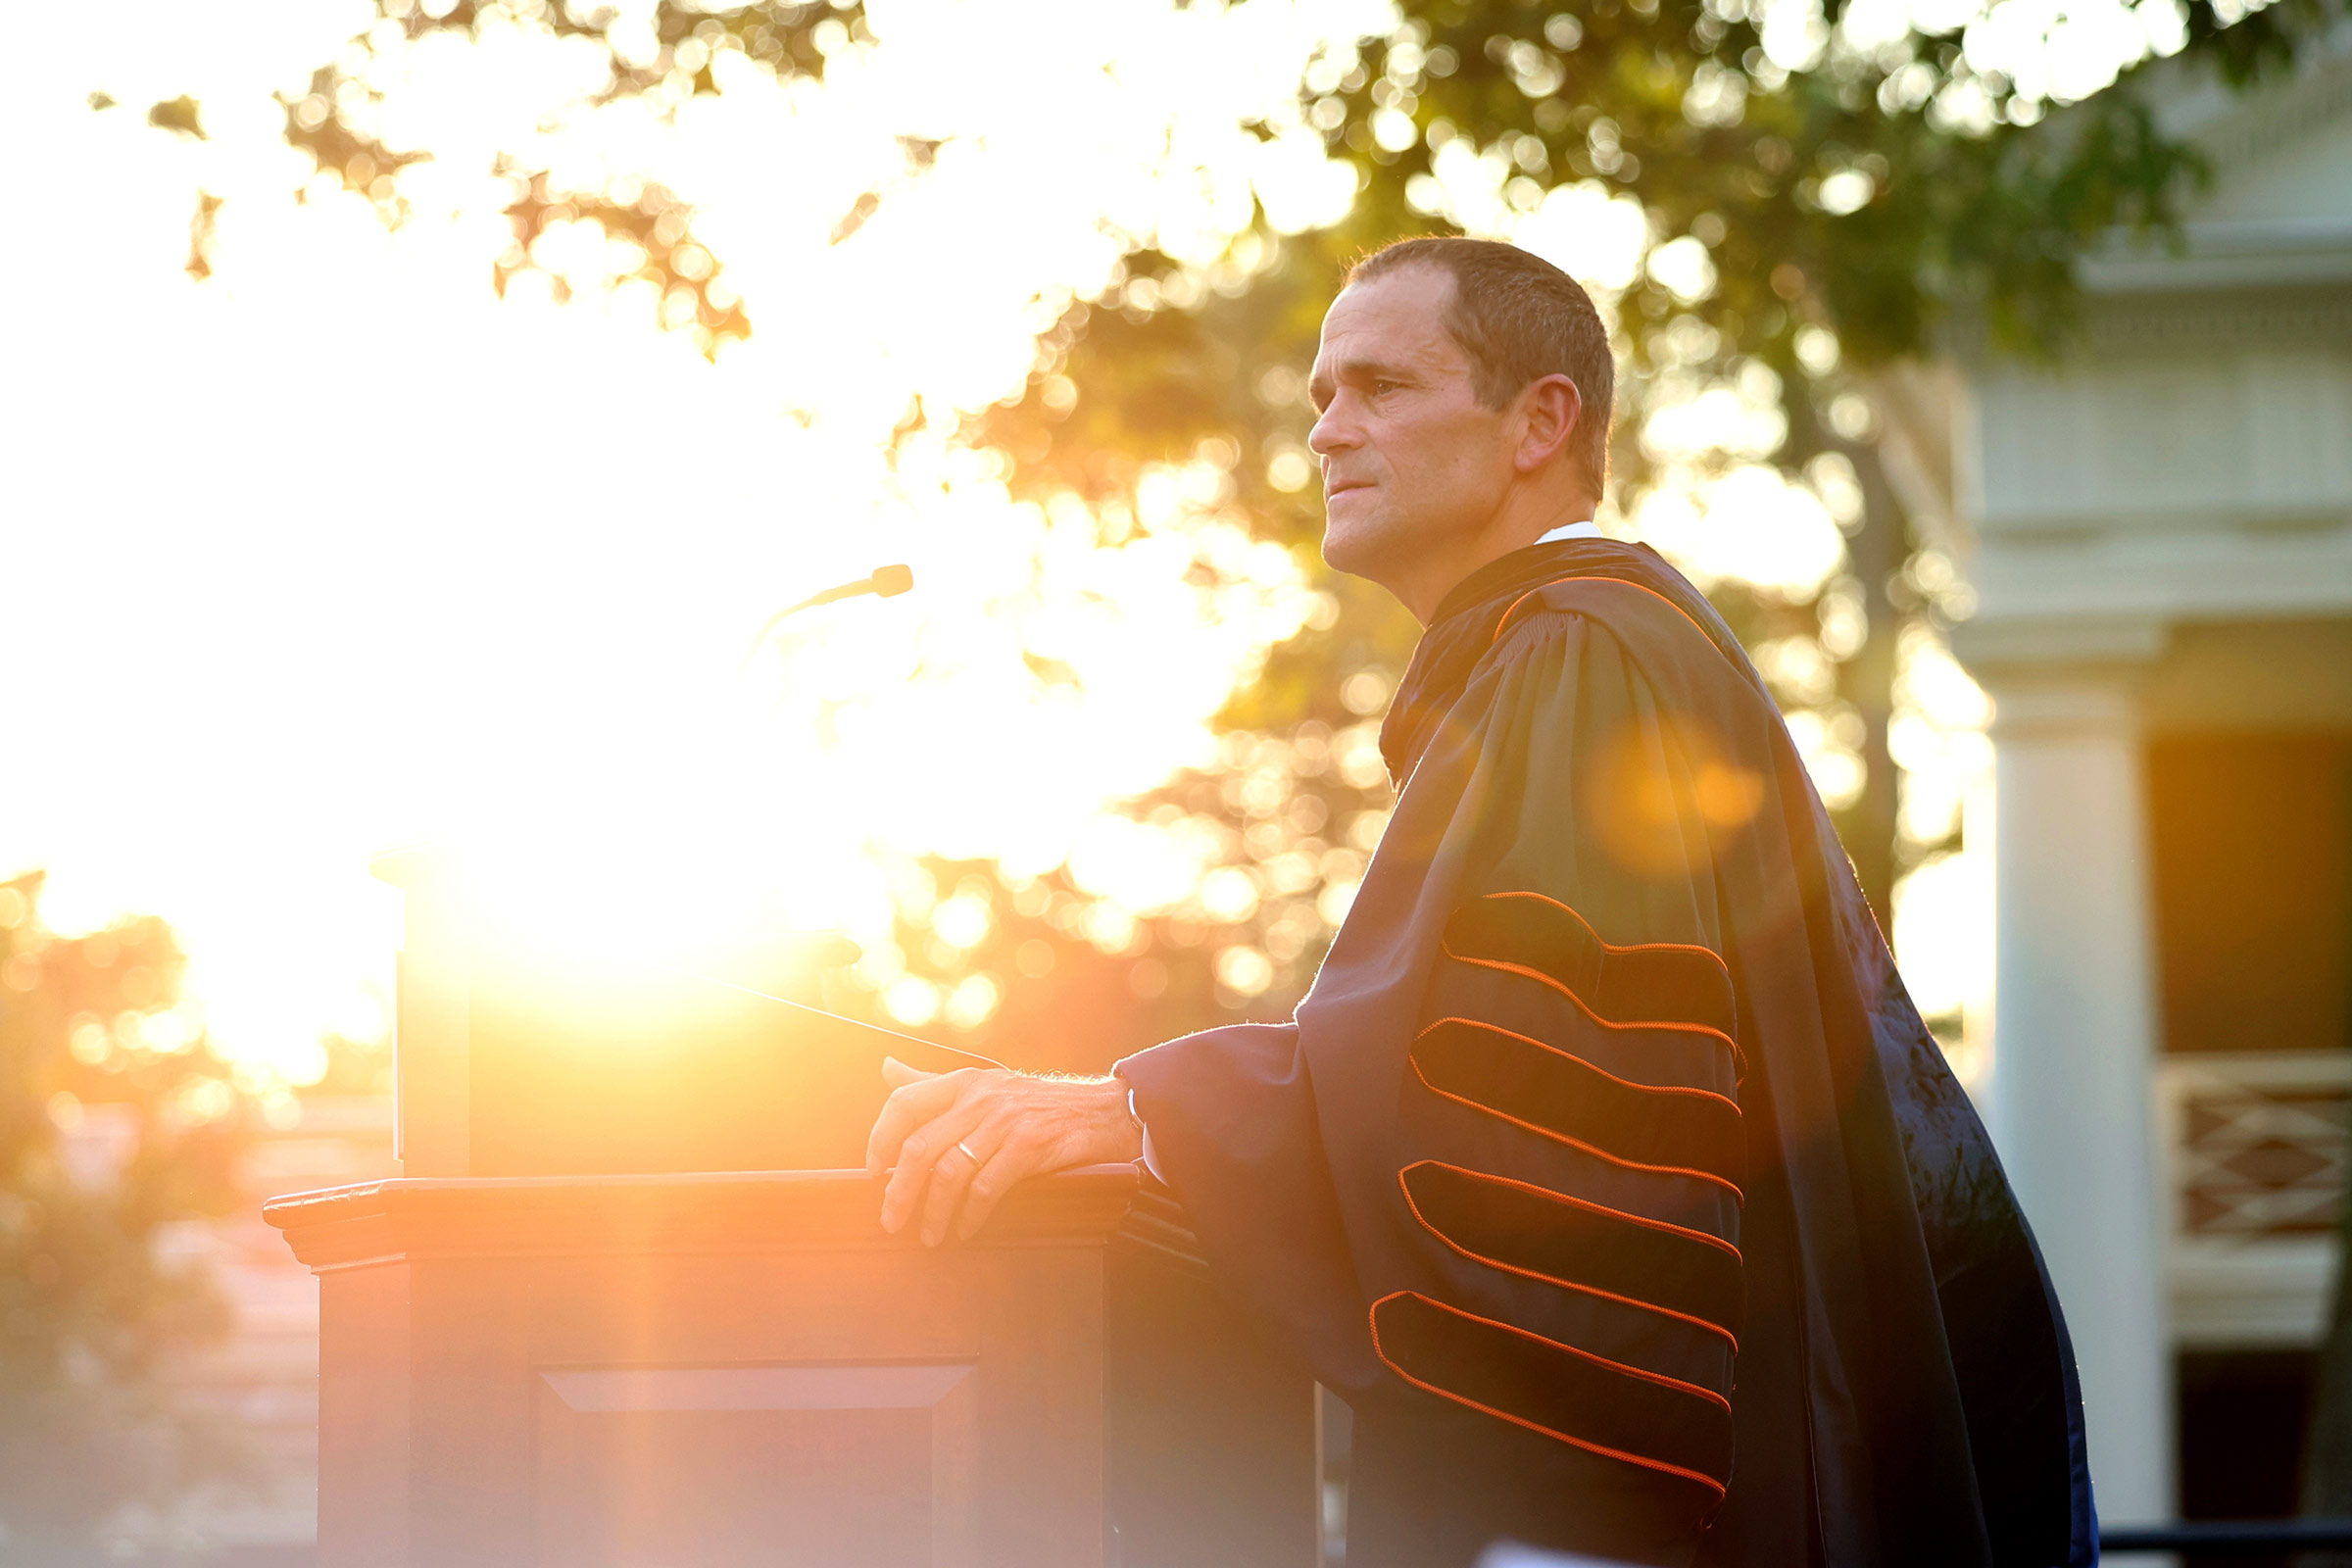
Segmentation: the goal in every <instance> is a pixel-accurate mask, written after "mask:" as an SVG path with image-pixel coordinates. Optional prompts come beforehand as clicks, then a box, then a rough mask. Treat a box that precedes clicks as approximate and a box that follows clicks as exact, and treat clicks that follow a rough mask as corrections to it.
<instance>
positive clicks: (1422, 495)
mask: <svg viewBox="0 0 2352 1568" xmlns="http://www.w3.org/2000/svg"><path fill="white" fill-rule="evenodd" d="M1453 290H1454V283H1453V276H1452V274H1451V273H1449V272H1446V271H1444V270H1441V269H1438V268H1434V267H1405V268H1401V269H1399V270H1397V271H1394V272H1390V273H1387V274H1385V275H1383V276H1380V277H1376V278H1373V279H1371V280H1370V281H1368V282H1363V283H1357V284H1354V285H1352V286H1350V287H1348V288H1347V289H1344V290H1342V291H1341V294H1340V297H1339V298H1338V299H1337V300H1335V301H1333V302H1332V307H1331V310H1330V312H1329V314H1327V315H1326V316H1325V317H1324V318H1323V342H1322V347H1321V349H1320V351H1319V352H1318V353H1317V354H1316V356H1315V370H1314V380H1313V384H1312V387H1311V391H1312V394H1313V397H1314V401H1315V407H1316V409H1317V411H1318V412H1319V417H1317V418H1316V420H1315V428H1314V431H1313V433H1312V434H1311V435H1309V436H1308V437H1307V445H1308V446H1309V447H1311V448H1313V450H1314V452H1315V455H1316V456H1317V457H1319V458H1320V459H1322V461H1323V495H1324V517H1325V521H1324V526H1323V559H1324V560H1325V561H1328V562H1329V563H1331V564H1332V565H1334V566H1336V567H1338V568H1339V569H1340V570H1342V571H1347V572H1353V573H1354V574H1356V575H1357V576H1361V577H1369V578H1371V579H1372V580H1374V581H1375V582H1379V583H1382V584H1383V585H1385V586H1387V587H1389V588H1391V589H1392V590H1398V589H1400V588H1401V585H1402V584H1403V583H1404V582H1405V581H1408V580H1411V579H1412V578H1414V577H1416V576H1418V575H1419V574H1420V572H1421V571H1422V570H1424V569H1426V568H1424V567H1422V566H1421V563H1423V562H1425V561H1428V560H1430V559H1431V558H1432V557H1433V556H1444V555H1446V554H1447V553H1448V552H1450V551H1451V550H1454V549H1458V548H1460V546H1461V544H1462V543H1464V542H1467V541H1468V540H1470V539H1472V538H1475V537H1476V536H1477V535H1478V534H1479V533H1480V531H1481V530H1482V529H1483V528H1484V527H1485V526H1486V524H1487V522H1488V521H1489V520H1490V519H1491V518H1493V517H1494V516H1495V512H1496V511H1497V509H1498V508H1499V507H1500V506H1501V505H1502V501H1503V496H1504V493H1505V491H1506V490H1507V489H1508V487H1509V485H1510V483H1511V480H1512V477H1513V468H1512V461H1511V460H1512V449H1513V442H1512V439H1511V434H1510V431H1509V428H1508V427H1509V424H1510V420H1509V417H1508V412H1507V411H1506V410H1497V409H1487V408H1481V407H1480V406H1479V401H1478V394H1477V390H1476V388H1475V385H1474V383H1473V380H1472V370H1471V365H1470V358H1469V356H1468V355H1467V354H1465V353H1463V352H1462V348H1461V345H1459V344H1458V343H1456V342H1455V341H1454V339H1453V334H1452V333H1450V332H1448V331H1447V330H1446V309H1447V307H1448V306H1450V305H1451V304H1452V302H1453ZM1408 602H1409V600H1408Z"/></svg>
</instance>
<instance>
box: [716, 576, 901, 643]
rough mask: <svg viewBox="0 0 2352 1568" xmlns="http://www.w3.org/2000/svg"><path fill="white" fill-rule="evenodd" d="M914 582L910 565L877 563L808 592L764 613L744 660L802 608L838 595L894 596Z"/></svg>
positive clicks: (882, 597) (894, 597) (841, 597)
mask: <svg viewBox="0 0 2352 1568" xmlns="http://www.w3.org/2000/svg"><path fill="white" fill-rule="evenodd" d="M913 586H914V568H913V567H912V566H906V565H891V566H876V567H875V568H874V569H873V571H872V573H871V574H870V575H868V576H864V577H859V578H858V580H857V581H855V582H845V583H836V584H835V585H834V586H832V587H830V588H827V589H826V590H824V592H822V593H814V594H810V595H809V597H808V598H806V599H804V600H802V601H801V602H800V603H799V604H797V605H787V606H785V607H784V608H783V609H782V610H779V611H777V612H776V613H774V614H772V615H770V616H768V617H767V622H766V624H765V625H762V626H761V627H760V635H759V636H757V637H755V638H753V639H752V646H751V647H749V648H747V649H745V650H744V651H743V662H744V664H745V665H747V666H748V665H749V664H750V663H751V662H752V656H753V655H754V654H757V653H758V652H760V648H761V647H762V646H763V645H764V644H765V643H766V642H767V639H768V635H769V634H770V633H771V632H773V631H774V630H775V629H776V627H777V625H778V624H779V623H781V622H782V621H783V620H785V619H786V618H787V617H789V616H793V615H797V614H799V613H801V612H802V611H804V610H814V609H815V608H816V607H817V606H819V605H829V604H832V603H833V602H834V601H836V600H840V599H856V598H858V597H859V596H861V595H864V594H872V595H873V596H874V597H875V598H877V599H896V598H897V597H898V596H899V595H901V594H903V593H905V592H906V591H907V589H909V588H912V587H913Z"/></svg>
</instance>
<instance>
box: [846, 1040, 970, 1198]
mask: <svg viewBox="0 0 2352 1568" xmlns="http://www.w3.org/2000/svg"><path fill="white" fill-rule="evenodd" d="M906 1070H907V1071H908V1072H912V1071H913V1069H912V1068H907V1069H906ZM883 1072H884V1074H885V1075H887V1074H888V1072H889V1068H888V1067H887V1066H886V1067H885V1068H884V1069H883ZM955 1101H956V1083H955V1081H954V1077H953V1075H950V1076H948V1077H935V1076H933V1075H931V1074H929V1073H924V1074H921V1075H919V1076H917V1077H916V1078H915V1079H914V1080H912V1081H911V1082H908V1083H905V1084H902V1085H901V1086H900V1087H898V1088H896V1089H894V1090H892V1091H891V1093H890V1098H889V1099H888V1100H886V1101H884V1102H883V1103H882V1114H881V1115H879V1116H877V1117H875V1118H874V1130H873V1131H872V1132H871V1133H869V1134H867V1135H866V1140H865V1173H866V1174H867V1175H868V1176H879V1175H881V1174H882V1173H883V1172H884V1171H886V1170H888V1169H890V1167H891V1166H893V1165H895V1164H897V1163H898V1162H899V1146H900V1145H901V1144H903V1143H904V1142H905V1141H906V1138H907V1134H908V1133H909V1132H912V1131H913V1130H914V1129H915V1128H917V1127H920V1126H921V1125H922V1124H923V1123H925V1122H927V1121H929V1120H930V1119H931V1118H932V1117H934V1116H937V1115H938V1114H939V1113H940V1112H941V1111H944V1110H946V1109H947V1108H948V1106H950V1105H951V1104H953V1103H955Z"/></svg>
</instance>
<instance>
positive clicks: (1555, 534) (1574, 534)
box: [1536, 522, 1601, 545]
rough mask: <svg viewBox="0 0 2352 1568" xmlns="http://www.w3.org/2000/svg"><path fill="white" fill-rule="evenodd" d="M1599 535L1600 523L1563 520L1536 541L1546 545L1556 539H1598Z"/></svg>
mask: <svg viewBox="0 0 2352 1568" xmlns="http://www.w3.org/2000/svg"><path fill="white" fill-rule="evenodd" d="M1600 536H1601V534H1600V524H1599V523H1597V522H1563V523H1561V524H1560V525H1559V526H1558V527H1557V528H1554V529H1552V530H1551V531H1550V532H1549V533H1547V534H1544V535H1541V536H1540V537H1539V538H1538V539H1537V540H1536V543H1538V544H1540V545H1547V544H1550V543H1551V542H1552V541H1554V540H1556V539H1598V538H1599V537H1600Z"/></svg>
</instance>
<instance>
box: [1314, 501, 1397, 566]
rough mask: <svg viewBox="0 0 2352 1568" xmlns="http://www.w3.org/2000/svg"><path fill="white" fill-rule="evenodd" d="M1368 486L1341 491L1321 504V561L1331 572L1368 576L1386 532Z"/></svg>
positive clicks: (1378, 554)
mask: <svg viewBox="0 0 2352 1568" xmlns="http://www.w3.org/2000/svg"><path fill="white" fill-rule="evenodd" d="M1374 500H1375V497H1374V493H1373V492H1372V491H1371V490H1369V489H1363V490H1343V491H1341V492H1340V493H1339V494H1338V495H1336V496H1333V497H1332V498H1331V499H1330V500H1328V501H1326V502H1325V503H1324V504H1323V561H1324V564H1326V565H1329V566H1330V567H1331V568H1332V569H1333V570H1334V571H1345V572H1350V573H1353V574H1354V575H1356V576H1359V577H1361V576H1368V575H1370V573H1369V572H1368V570H1367V569H1366V568H1368V567H1370V566H1371V565H1372V564H1373V563H1375V562H1376V561H1378V560H1379V559H1380V541H1381V538H1382V535H1383V534H1384V533H1385V532H1386V531H1387V530H1386V529H1384V528H1383V527H1382V526H1381V518H1380V517H1379V515H1378V514H1377V513H1376V511H1375V509H1374V505H1373V503H1374Z"/></svg>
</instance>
